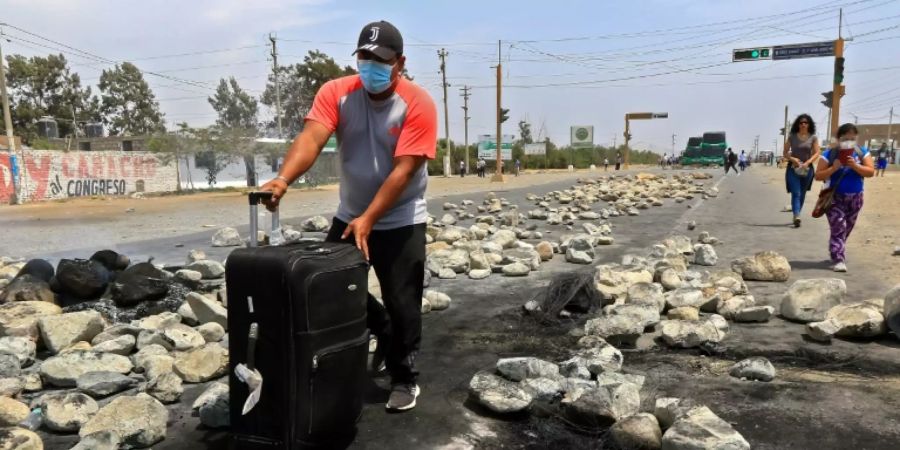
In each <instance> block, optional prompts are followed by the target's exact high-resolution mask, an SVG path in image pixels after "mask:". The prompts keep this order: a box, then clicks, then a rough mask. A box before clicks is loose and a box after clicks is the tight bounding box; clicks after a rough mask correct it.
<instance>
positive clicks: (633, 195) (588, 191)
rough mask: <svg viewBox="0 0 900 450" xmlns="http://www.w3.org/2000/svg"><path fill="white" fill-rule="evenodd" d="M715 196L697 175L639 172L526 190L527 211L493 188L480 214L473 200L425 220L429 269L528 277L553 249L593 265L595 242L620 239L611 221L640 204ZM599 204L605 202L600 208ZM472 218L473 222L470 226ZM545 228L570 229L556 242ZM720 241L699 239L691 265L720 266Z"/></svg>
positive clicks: (445, 275) (451, 274)
mask: <svg viewBox="0 0 900 450" xmlns="http://www.w3.org/2000/svg"><path fill="white" fill-rule="evenodd" d="M710 193H714V192H713V191H710V190H707V189H705V188H704V186H703V183H702V182H699V181H696V179H695V178H694V177H692V176H675V177H673V178H671V179H670V178H666V177H659V176H655V175H650V174H640V175H638V176H626V177H605V178H599V179H583V180H579V185H576V186H574V187H572V188H571V189H566V190H562V191H553V192H549V193H547V194H546V195H543V196H538V195H534V194H529V195H528V196H527V197H526V198H527V199H528V201H530V202H533V203H534V206H533V209H530V210H529V211H528V212H527V213H526V214H522V213H520V212H519V207H518V205H513V204H511V203H510V202H509V201H507V200H506V199H504V198H499V197H497V196H496V195H495V194H494V193H489V194H487V196H486V197H485V198H484V200H483V201H482V204H481V205H479V206H477V207H476V210H477V212H478V213H479V215H477V216H476V215H475V214H474V213H472V212H470V211H469V209H468V208H469V207H470V206H473V205H474V202H471V201H464V202H462V203H461V204H455V203H444V205H443V209H444V211H446V212H445V213H444V215H443V216H442V217H441V218H436V217H433V216H431V217H429V218H428V221H427V229H426V234H427V235H426V242H427V244H428V245H427V254H428V265H427V266H428V271H429V272H430V274H431V275H433V276H436V277H438V278H441V279H454V278H456V277H458V276H461V275H467V276H468V277H469V278H470V279H475V280H481V279H485V278H488V277H490V276H491V275H492V274H500V275H504V276H508V277H519V276H527V275H528V274H529V273H531V272H533V271H536V270H538V268H539V267H540V265H541V263H542V262H546V261H549V260H550V259H552V258H553V256H554V255H555V254H559V255H564V257H565V260H566V262H568V263H572V264H591V263H593V262H594V260H595V259H596V258H597V256H598V253H597V247H599V246H606V245H612V244H613V243H614V242H615V241H614V238H613V237H612V223H611V222H610V219H611V218H615V217H620V216H626V215H631V216H635V215H638V214H640V210H642V209H648V208H650V207H654V206H662V205H663V201H662V199H665V198H673V199H676V201H679V200H680V201H684V200H686V199H691V198H694V196H698V195H703V196H706V197H708V196H709V194H710ZM598 203H602V204H604V205H605V206H603V207H599V208H597V207H595V205H596V204H598ZM467 220H474V223H473V224H472V225H470V226H468V227H466V226H464V225H463V222H464V221H467ZM540 225H551V226H552V225H558V226H564V227H565V228H566V230H567V231H569V233H565V232H564V233H563V234H561V235H560V236H559V238H557V239H556V240H555V241H550V240H543V239H544V236H545V235H546V234H549V233H551V232H552V231H548V230H545V231H544V232H541V231H538V228H539V226H540ZM576 227H577V228H578V230H576ZM576 231H577V232H576ZM715 243H717V241H716V240H715V239H714V238H710V237H709V236H708V233H707V235H706V237H705V238H704V239H702V240H701V242H698V244H697V245H698V246H699V247H698V249H697V251H696V253H697V255H698V256H697V257H696V260H695V261H694V262H696V263H697V264H702V265H715V264H716V261H717V259H718V258H717V256H716V254H715V250H714V249H713V248H712V246H711V245H712V244H715ZM690 253H692V254H693V253H694V250H693V249H692V250H691V251H690Z"/></svg>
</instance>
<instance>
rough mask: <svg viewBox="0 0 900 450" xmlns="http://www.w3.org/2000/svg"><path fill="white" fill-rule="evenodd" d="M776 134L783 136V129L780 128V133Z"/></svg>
mask: <svg viewBox="0 0 900 450" xmlns="http://www.w3.org/2000/svg"><path fill="white" fill-rule="evenodd" d="M778 134H779V135H781V136H784V127H781V132H780V133H778Z"/></svg>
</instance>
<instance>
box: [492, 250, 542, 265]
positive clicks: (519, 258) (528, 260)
mask: <svg viewBox="0 0 900 450" xmlns="http://www.w3.org/2000/svg"><path fill="white" fill-rule="evenodd" d="M516 262H520V263H522V264H525V265H526V266H528V268H529V269H531V270H533V271H534V270H538V268H539V267H540V266H541V254H540V253H538V252H537V251H536V250H532V249H527V248H515V249H510V250H504V251H503V259H502V260H501V264H512V263H516Z"/></svg>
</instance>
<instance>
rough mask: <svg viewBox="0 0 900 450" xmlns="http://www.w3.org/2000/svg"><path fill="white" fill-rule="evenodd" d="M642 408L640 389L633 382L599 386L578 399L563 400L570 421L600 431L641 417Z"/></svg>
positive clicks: (564, 410)
mask: <svg viewBox="0 0 900 450" xmlns="http://www.w3.org/2000/svg"><path fill="white" fill-rule="evenodd" d="M640 407H641V397H640V388H639V387H638V386H637V385H635V384H632V383H618V384H607V385H603V386H598V387H597V389H592V390H588V391H585V392H583V393H582V394H581V395H580V396H578V397H577V398H575V399H571V398H569V397H567V398H566V399H564V400H563V412H564V414H565V416H566V418H567V419H568V420H570V421H572V422H574V423H575V424H576V425H578V426H582V427H585V428H589V429H593V430H597V429H601V428H605V427H608V426H610V425H612V424H614V423H615V422H616V421H618V420H620V419H623V418H625V417H628V416H630V415H633V414H637V412H638V411H639V409H640Z"/></svg>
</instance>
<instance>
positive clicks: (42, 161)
mask: <svg viewBox="0 0 900 450" xmlns="http://www.w3.org/2000/svg"><path fill="white" fill-rule="evenodd" d="M20 154H21V153H20ZM25 155H26V156H25V158H24V159H23V158H17V160H18V161H17V166H18V171H19V177H20V178H19V179H20V180H22V181H23V185H22V190H21V191H22V193H23V195H22V196H23V198H24V199H25V200H26V201H42V200H51V199H63V198H69V197H85V196H95V195H96V196H112V195H127V194H131V193H134V192H138V191H142V192H168V191H174V190H175V189H176V184H177V182H176V179H177V178H176V169H175V165H174V164H170V165H168V166H165V165H162V164H160V162H159V160H158V159H157V158H156V156H154V155H153V154H152V153H142V152H128V153H122V152H120V151H109V152H95V151H91V152H68V153H67V152H60V151H55V150H30V151H27V152H25ZM13 192H14V191H13V183H12V168H11V166H10V158H9V156H8V155H6V154H2V155H0V202H8V201H9V197H10V196H11V195H12V193H13Z"/></svg>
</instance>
